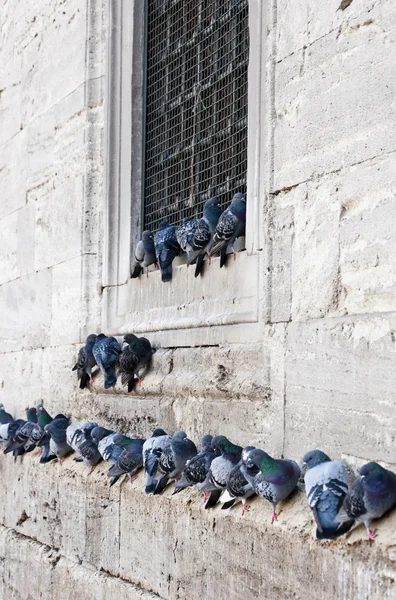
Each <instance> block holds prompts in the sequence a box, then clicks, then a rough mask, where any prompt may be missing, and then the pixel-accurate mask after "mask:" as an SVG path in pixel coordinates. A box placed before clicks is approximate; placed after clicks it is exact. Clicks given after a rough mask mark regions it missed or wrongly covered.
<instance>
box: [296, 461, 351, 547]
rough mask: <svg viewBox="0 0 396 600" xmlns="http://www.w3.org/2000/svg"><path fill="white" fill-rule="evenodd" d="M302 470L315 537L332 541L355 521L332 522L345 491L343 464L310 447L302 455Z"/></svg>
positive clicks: (345, 477) (346, 476)
mask: <svg viewBox="0 0 396 600" xmlns="http://www.w3.org/2000/svg"><path fill="white" fill-rule="evenodd" d="M301 471H302V474H304V483H305V491H306V494H307V499H308V504H309V506H310V508H311V509H312V512H313V515H314V518H315V522H316V537H317V539H318V540H332V539H334V538H336V537H338V536H340V535H342V534H344V533H347V531H349V530H350V528H351V527H352V525H353V524H354V520H353V519H349V520H348V521H346V522H345V523H342V524H340V523H337V522H336V521H335V518H336V516H337V515H338V513H339V511H340V509H341V507H342V504H343V501H344V498H345V496H346V493H347V491H348V475H347V472H346V469H345V466H344V465H343V464H342V462H339V461H338V460H331V458H329V457H328V456H327V454H325V453H324V452H322V451H321V450H312V451H311V452H307V453H306V454H305V455H304V457H303V464H302V469H301Z"/></svg>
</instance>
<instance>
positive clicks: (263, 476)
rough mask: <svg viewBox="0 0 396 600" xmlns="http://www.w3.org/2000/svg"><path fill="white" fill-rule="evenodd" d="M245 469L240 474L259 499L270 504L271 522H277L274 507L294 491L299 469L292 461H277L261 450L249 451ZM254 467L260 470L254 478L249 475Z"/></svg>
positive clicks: (299, 473) (299, 472)
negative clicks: (250, 469)
mask: <svg viewBox="0 0 396 600" xmlns="http://www.w3.org/2000/svg"><path fill="white" fill-rule="evenodd" d="M245 462H246V468H244V467H243V466H242V472H243V474H244V476H245V477H246V479H247V481H248V482H249V483H250V484H251V485H252V487H253V489H254V491H255V492H256V494H257V495H258V496H260V498H265V500H268V502H270V503H271V505H272V509H273V513H272V520H271V522H272V523H273V522H274V521H277V520H278V513H277V512H276V507H277V505H278V503H279V502H281V501H282V500H285V499H286V498H287V497H288V496H290V494H291V493H292V492H293V491H294V490H295V489H296V487H297V483H298V480H299V478H300V475H301V471H300V467H299V466H298V464H297V463H296V462H295V461H294V460H283V459H281V460H277V459H275V458H272V457H271V456H270V455H269V454H267V453H266V452H264V451H263V450H258V449H255V450H251V451H250V452H249V454H248V456H247V459H246V461H245ZM253 465H256V466H257V467H258V468H259V469H260V473H258V474H257V475H256V476H255V477H252V476H251V475H250V474H249V467H251V466H253Z"/></svg>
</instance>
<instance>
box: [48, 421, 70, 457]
mask: <svg viewBox="0 0 396 600" xmlns="http://www.w3.org/2000/svg"><path fill="white" fill-rule="evenodd" d="M69 425H70V419H68V418H67V417H65V415H62V414H60V415H57V416H56V417H55V418H54V419H53V420H52V421H51V423H49V424H48V425H46V426H45V427H44V431H46V432H48V433H49V434H50V436H51V440H50V452H51V454H55V456H56V457H57V458H58V460H59V463H60V464H62V461H63V459H64V458H65V456H67V455H68V454H70V453H71V452H72V448H71V447H70V446H69V444H68V443H67V441H66V430H67V428H68V426H69Z"/></svg>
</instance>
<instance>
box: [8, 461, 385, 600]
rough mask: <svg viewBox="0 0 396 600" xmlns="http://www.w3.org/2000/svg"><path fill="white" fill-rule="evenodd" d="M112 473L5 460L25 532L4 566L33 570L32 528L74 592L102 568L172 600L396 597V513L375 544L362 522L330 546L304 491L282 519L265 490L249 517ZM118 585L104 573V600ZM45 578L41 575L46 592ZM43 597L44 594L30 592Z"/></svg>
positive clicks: (14, 509) (13, 520) (12, 520)
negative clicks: (27, 563)
mask: <svg viewBox="0 0 396 600" xmlns="http://www.w3.org/2000/svg"><path fill="white" fill-rule="evenodd" d="M106 470H107V467H106V465H99V466H98V467H97V469H96V470H95V472H94V473H93V474H92V475H91V476H89V477H88V476H87V474H88V469H87V468H86V467H85V466H84V465H80V464H76V463H74V461H73V460H72V458H69V459H67V460H66V461H65V463H64V465H63V466H60V465H58V464H49V465H44V466H43V465H39V464H38V457H37V455H36V454H35V453H33V454H32V455H30V456H26V457H25V459H24V461H23V463H22V464H21V463H20V462H18V463H14V461H12V460H11V459H9V458H7V457H1V459H0V475H1V479H2V481H3V482H4V481H6V482H8V485H7V486H2V488H1V491H0V507H1V508H0V510H1V513H0V520H1V522H2V524H3V526H4V527H5V528H12V529H15V531H16V534H13V536H11V538H12V544H11V543H9V542H7V543H2V544H1V546H0V556H1V557H2V559H3V561H2V563H3V566H2V568H5V569H12V568H15V569H16V570H15V573H17V572H19V573H22V572H24V573H26V577H28V576H27V573H29V569H24V570H22V569H19V568H18V566H15V567H12V565H13V561H15V560H16V555H18V557H19V556H21V552H22V551H21V550H18V548H19V546H17V545H16V544H17V543H19V542H18V541H15V540H16V537H17V534H23V536H24V538H23V540H25V538H30V540H33V541H32V542H30V541H29V542H26V541H24V543H25V544H26V543H35V542H34V541H37V542H39V543H40V544H41V545H42V546H43V547H44V546H45V547H47V548H49V549H47V550H45V553H46V554H45V556H46V557H51V556H56V557H58V556H60V557H61V558H59V559H58V560H59V563H57V564H59V569H60V568H61V567H62V568H63V564H64V565H65V566H64V569H65V571H64V572H63V574H62V575H61V576H60V580H62V578H65V579H66V581H65V583H62V584H59V581H58V580H57V576H54V577H55V582H56V581H58V584H59V585H64V586H65V588H66V589H68V588H67V586H70V588H71V589H74V586H75V585H77V584H76V583H75V579H77V580H78V581H79V582H81V581H82V582H86V584H87V585H88V584H89V582H90V581H92V580H93V579H95V581H96V580H97V579H98V577H99V576H98V572H99V571H101V570H102V571H104V572H106V573H108V574H110V575H111V577H112V578H121V579H122V581H125V582H130V583H131V584H133V585H135V586H137V587H138V588H139V589H140V588H141V589H143V590H151V591H152V592H153V593H154V594H157V595H158V596H160V597H161V598H165V599H167V600H170V599H173V598H178V599H183V598H186V599H187V598H188V599H189V600H194V599H195V598H200V599H201V598H214V597H216V598H217V599H218V600H222V599H224V600H225V599H227V600H239V599H240V598H244V600H250V599H253V598H271V600H272V599H273V600H277V599H284V598H290V597H293V598H297V599H298V598H305V597H306V588H307V585H308V584H309V586H310V597H311V598H312V599H316V598H317V599H318V600H319V599H321V598H323V597H324V596H327V597H330V598H342V599H349V598H350V599H351V600H352V598H353V599H354V598H356V597H359V600H365V599H366V598H367V600H368V599H369V598H370V600H375V599H376V598H378V599H379V598H381V600H382V599H391V598H394V583H395V580H396V562H395V557H396V512H393V513H392V514H391V515H390V516H388V517H386V518H385V519H382V520H380V521H379V522H378V523H375V526H376V527H377V528H378V539H377V540H376V542H375V544H374V546H373V547H372V548H371V549H370V548H369V547H368V546H367V543H366V541H365V531H364V528H363V527H362V526H359V527H357V528H356V529H355V530H354V531H353V532H352V533H351V535H350V536H349V537H348V538H345V537H344V538H342V539H340V540H336V541H332V542H324V543H320V542H318V541H316V540H315V539H314V537H313V521H312V517H311V513H310V510H309V509H308V507H307V505H306V500H305V495H304V494H303V493H302V492H297V493H296V494H295V495H294V497H293V498H292V499H291V500H289V501H288V502H285V503H284V504H283V506H281V509H282V513H281V515H280V518H279V522H278V523H276V524H275V525H274V526H271V524H270V514H271V511H270V507H269V505H267V503H265V502H264V501H261V500H259V499H255V500H254V501H252V503H251V509H250V511H249V513H248V514H247V515H245V516H244V517H242V516H241V511H240V506H239V507H237V508H235V509H232V510H231V511H228V512H226V511H222V510H221V509H220V507H216V508H215V509H213V510H210V511H205V510H204V509H203V506H202V503H201V500H200V498H199V496H198V494H197V493H196V491H195V490H186V491H185V492H182V493H181V494H179V495H177V496H175V497H172V498H171V497H170V496H171V493H172V489H168V490H167V491H166V492H165V494H164V495H163V496H161V497H147V496H145V494H144V492H143V480H144V478H143V474H141V475H140V476H139V477H138V479H137V480H136V482H135V483H134V484H133V485H132V486H131V485H130V484H129V483H125V484H123V485H122V486H119V485H118V484H117V485H116V486H114V487H113V488H111V489H109V487H108V479H107V477H106ZM6 487H7V489H6ZM18 522H19V525H18ZM7 535H10V534H7ZM15 536H16V537H15ZM7 540H8V538H7ZM52 553H54V554H52ZM32 554H33V555H34V554H35V552H33V553H32ZM18 560H19V558H18ZM23 560H25V558H23ZM56 569H58V566H56V567H55V568H54V572H56ZM79 569H80V570H81V575H80V574H79V573H80V571H79ZM75 573H77V574H75ZM225 574H227V575H226V576H225ZM43 577H44V575H43ZM74 578H75V579H74ZM117 582H118V583H117V584H116V583H114V582H113V579H112V580H111V583H108V582H105V583H103V581H102V580H99V579H98V581H96V583H95V585H97V586H98V587H97V589H98V590H99V589H100V590H101V591H100V593H99V592H98V596H95V599H102V598H105V597H107V596H106V593H107V592H106V590H107V588H106V586H107V585H120V586H121V583H119V581H118V580H117ZM58 584H57V585H58ZM5 585H7V579H6V584H5ZM46 585H47V584H46V583H45V582H44V581H41V582H40V584H37V586H38V588H39V590H40V592H43V591H44V592H45V589H46V587H45V586H46ZM57 585H55V584H54V583H52V586H53V587H52V589H53V590H54V591H53V592H51V593H53V596H51V595H48V596H47V597H48V598H54V600H55V598H57V597H58V596H57V595H56V593H57V591H56V590H57V589H58V590H59V587H57ZM78 585H80V583H79V584H78ZM81 585H82V588H81V589H84V583H83V584H81ZM48 589H49V588H48ZM70 593H71V592H70ZM109 593H110V592H109ZM120 593H121V592H120ZM123 593H124V592H123ZM133 593H134V594H137V592H136V590H135V591H133ZM3 597H4V598H5V599H6V598H7V596H6V595H5V594H4V595H3ZM9 597H12V596H9ZM20 597H21V598H24V597H25V596H23V595H22V596H20ZM36 597H37V598H39V595H38V591H37V595H31V598H33V599H34V600H36ZM62 597H63V598H65V597H64V596H63V595H62ZM68 597H69V596H67V595H66V598H68ZM70 597H71V596H70ZM75 597H79V598H80V597H81V598H84V595H80V596H76V595H74V598H75ZM118 597H120V598H124V597H125V598H132V599H133V600H134V599H135V597H136V598H137V597H139V596H136V595H132V592H131V595H127V593H126V592H125V593H124V595H120V596H117V598H118ZM143 597H144V595H143ZM154 597H155V596H154ZM26 598H27V596H26ZM87 598H90V600H91V596H87Z"/></svg>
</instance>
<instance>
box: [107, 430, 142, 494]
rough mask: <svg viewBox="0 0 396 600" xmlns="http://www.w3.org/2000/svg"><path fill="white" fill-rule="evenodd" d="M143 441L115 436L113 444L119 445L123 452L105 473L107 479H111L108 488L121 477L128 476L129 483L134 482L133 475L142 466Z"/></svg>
mask: <svg viewBox="0 0 396 600" xmlns="http://www.w3.org/2000/svg"><path fill="white" fill-rule="evenodd" d="M145 441H146V440H143V439H130V438H127V437H126V436H124V435H117V436H115V438H114V443H115V444H119V445H120V447H121V448H122V450H123V452H122V453H121V454H120V456H119V457H118V459H117V461H116V462H115V463H114V464H113V466H112V467H111V468H110V469H109V471H108V473H107V475H108V476H109V477H112V478H113V479H112V481H111V483H110V487H111V486H112V485H114V483H115V482H116V481H117V479H118V478H119V477H121V475H125V474H128V475H129V479H130V482H131V483H132V482H133V481H134V477H133V475H134V474H135V473H136V472H137V471H138V469H140V467H142V466H143V445H144V442H145Z"/></svg>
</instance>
